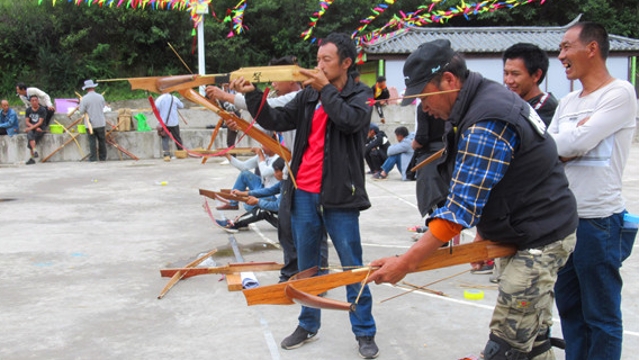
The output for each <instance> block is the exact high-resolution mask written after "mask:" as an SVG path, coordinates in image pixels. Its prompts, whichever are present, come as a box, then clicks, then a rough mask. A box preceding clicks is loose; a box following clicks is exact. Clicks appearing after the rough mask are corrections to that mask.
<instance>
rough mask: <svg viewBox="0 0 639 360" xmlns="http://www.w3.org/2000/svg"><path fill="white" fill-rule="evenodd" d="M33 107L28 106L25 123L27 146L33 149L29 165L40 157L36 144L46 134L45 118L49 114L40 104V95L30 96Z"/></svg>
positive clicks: (30, 149)
mask: <svg viewBox="0 0 639 360" xmlns="http://www.w3.org/2000/svg"><path fill="white" fill-rule="evenodd" d="M29 101H30V102H31V107H29V108H27V111H26V117H25V123H26V127H25V129H24V132H26V133H27V141H28V144H27V147H28V148H29V151H31V158H30V159H29V161H27V165H33V164H35V160H34V159H36V158H38V151H36V144H37V143H38V142H39V141H40V139H41V138H42V136H44V130H43V127H44V119H45V118H46V116H47V110H46V109H45V108H43V107H42V106H40V104H39V103H38V97H37V96H36V95H31V98H29Z"/></svg>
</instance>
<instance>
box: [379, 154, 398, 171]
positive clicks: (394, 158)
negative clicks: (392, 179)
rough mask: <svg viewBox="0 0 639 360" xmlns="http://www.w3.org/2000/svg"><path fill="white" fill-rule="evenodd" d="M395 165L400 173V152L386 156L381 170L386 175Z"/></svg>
mask: <svg viewBox="0 0 639 360" xmlns="http://www.w3.org/2000/svg"><path fill="white" fill-rule="evenodd" d="M395 165H397V171H399V173H400V174H401V173H402V154H395V155H390V156H389V157H387V158H386V160H385V161H384V163H383V164H382V170H384V172H385V173H386V175H388V174H389V173H390V172H391V171H392V170H393V168H394V167H395Z"/></svg>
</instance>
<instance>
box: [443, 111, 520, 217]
mask: <svg viewBox="0 0 639 360" xmlns="http://www.w3.org/2000/svg"><path fill="white" fill-rule="evenodd" d="M519 142H520V139H519V136H518V135H517V133H516V132H515V130H514V127H513V126H512V125H509V124H508V123H506V122H504V121H480V122H478V123H476V124H475V125H473V126H471V127H470V128H468V129H467V130H466V131H465V132H464V133H463V134H462V136H461V138H460V141H459V144H458V148H457V158H456V159H455V168H454V170H453V177H452V180H451V182H450V188H449V194H448V198H447V199H446V204H445V205H444V207H441V208H439V209H437V210H435V212H434V213H433V215H432V217H433V218H440V219H444V220H448V221H450V222H453V223H456V224H460V225H462V226H463V227H464V228H470V227H473V226H475V225H477V223H478V222H479V219H480V217H481V214H482V211H483V209H484V206H485V205H486V202H487V201H488V196H489V195H490V191H491V190H492V188H494V187H495V185H497V183H499V181H500V180H501V179H502V178H503V177H504V174H505V173H506V171H507V170H508V166H510V161H511V160H512V159H513V157H514V155H515V149H516V148H517V147H518V146H519Z"/></svg>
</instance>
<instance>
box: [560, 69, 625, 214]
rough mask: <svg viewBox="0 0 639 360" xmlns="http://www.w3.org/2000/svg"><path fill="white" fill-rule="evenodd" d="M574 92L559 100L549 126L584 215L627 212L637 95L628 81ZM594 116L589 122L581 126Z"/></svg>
mask: <svg viewBox="0 0 639 360" xmlns="http://www.w3.org/2000/svg"><path fill="white" fill-rule="evenodd" d="M580 94H581V90H578V91H574V92H572V93H570V94H568V95H566V96H565V97H564V98H562V99H561V100H560V101H559V106H558V107H557V110H556V112H555V116H554V117H553V119H552V122H551V123H550V125H549V127H548V132H549V133H550V134H551V135H552V136H553V138H554V139H555V142H556V143H557V150H558V153H559V156H561V157H566V158H572V157H575V156H576V157H577V158H576V159H574V160H571V161H568V162H566V163H565V170H566V176H567V177H568V180H569V182H570V189H571V190H572V191H573V193H574V194H575V197H576V198H577V212H578V213H579V217H580V218H586V219H587V218H600V217H608V216H610V215H612V214H615V213H619V212H621V211H622V210H623V209H624V207H625V205H624V200H623V198H622V197H621V178H622V175H623V170H624V167H625V165H626V160H627V159H628V154H629V152H630V145H631V143H632V137H633V133H634V129H635V126H636V116H637V97H636V94H635V90H634V88H633V87H632V85H631V84H630V83H629V82H627V81H622V80H618V79H617V80H614V81H613V82H611V83H610V84H608V85H606V86H604V87H602V88H601V89H598V90H597V91H595V92H593V93H590V94H588V95H586V96H584V97H580V96H579V95H580ZM585 118H589V119H588V120H587V121H586V123H585V124H583V125H580V126H577V124H578V123H579V122H580V121H581V120H583V119H585Z"/></svg>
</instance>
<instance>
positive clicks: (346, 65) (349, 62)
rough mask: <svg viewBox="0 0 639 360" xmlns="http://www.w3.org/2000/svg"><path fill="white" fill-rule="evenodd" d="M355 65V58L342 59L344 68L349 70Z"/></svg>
mask: <svg viewBox="0 0 639 360" xmlns="http://www.w3.org/2000/svg"><path fill="white" fill-rule="evenodd" d="M351 65H353V59H351V58H346V59H344V61H342V68H343V69H346V70H348V69H349V68H350V67H351Z"/></svg>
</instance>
